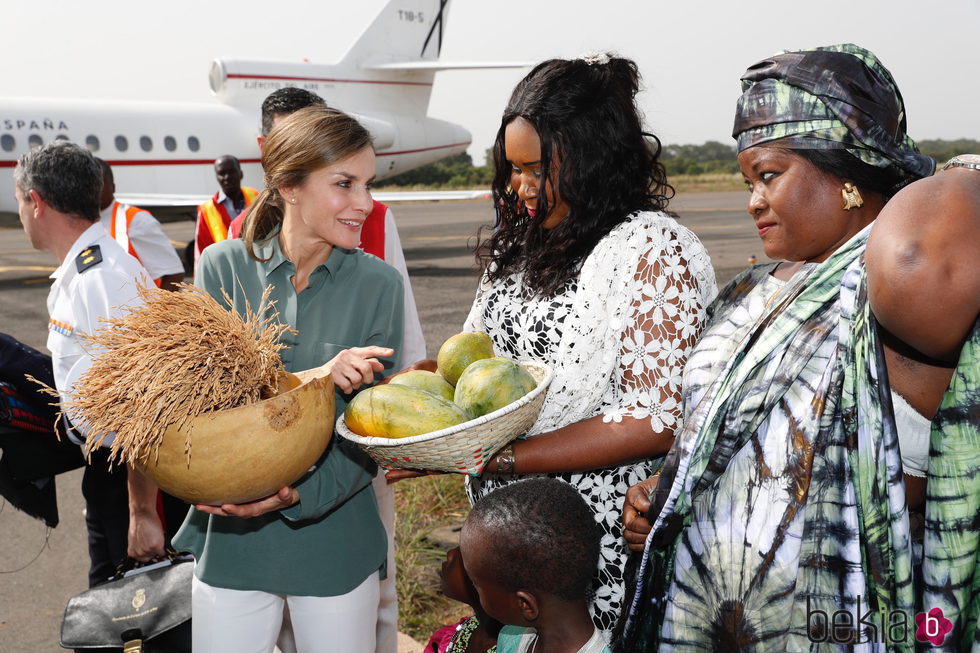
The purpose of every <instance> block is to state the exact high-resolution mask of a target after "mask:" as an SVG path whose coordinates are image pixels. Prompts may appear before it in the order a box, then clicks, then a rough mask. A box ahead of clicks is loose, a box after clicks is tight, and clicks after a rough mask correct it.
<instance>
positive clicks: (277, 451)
mask: <svg viewBox="0 0 980 653" xmlns="http://www.w3.org/2000/svg"><path fill="white" fill-rule="evenodd" d="M292 379H293V382H292V383H289V382H287V383H286V385H285V387H284V386H283V385H282V384H280V394H278V395H276V396H274V397H271V398H269V399H264V400H262V401H259V402H258V403H255V404H250V405H248V406H240V407H238V408H232V409H229V410H222V411H218V412H215V413H209V414H207V415H200V416H198V417H196V418H194V419H193V420H191V422H190V434H191V443H192V444H191V452H190V458H188V456H187V453H186V452H185V450H184V443H185V442H186V441H187V431H186V430H181V429H177V428H175V427H174V426H171V427H170V428H168V429H167V431H166V433H165V434H164V437H163V443H162V444H161V445H160V448H159V450H158V455H157V457H156V459H154V458H153V457H150V459H149V460H147V461H145V462H143V463H139V462H138V463H136V466H137V467H138V468H139V469H140V471H142V472H143V473H144V474H145V475H146V476H147V477H149V478H150V480H152V481H153V482H154V483H156V484H157V485H159V486H160V488H161V489H162V490H163V491H164V492H167V493H168V494H172V495H173V496H175V497H178V498H180V499H183V500H185V501H188V502H190V503H203V504H211V505H221V504H225V503H246V502H248V501H254V500H256V499H261V498H262V497H267V496H269V495H270V494H273V493H274V492H276V491H278V490H279V488H281V487H283V486H284V485H290V484H292V483H293V482H294V481H296V480H297V479H299V478H300V477H301V476H302V475H303V474H305V473H306V472H307V471H308V470H309V468H310V467H311V466H312V465H313V464H314V463H315V462H316V461H317V460H318V459H319V458H320V456H321V455H322V454H323V452H324V450H325V449H326V448H327V445H328V444H329V443H330V438H331V436H332V435H333V425H334V417H335V415H334V413H335V411H336V406H335V402H334V388H333V381H331V380H330V378H329V377H321V378H317V379H313V380H312V381H309V382H307V383H304V384H302V385H296V384H297V383H298V380H296V378H295V377H292ZM290 385H295V387H292V389H287V388H288V387H289V386H290Z"/></svg>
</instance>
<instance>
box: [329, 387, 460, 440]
mask: <svg viewBox="0 0 980 653" xmlns="http://www.w3.org/2000/svg"><path fill="white" fill-rule="evenodd" d="M469 419H470V415H469V413H467V412H466V411H465V410H463V409H462V408H460V407H459V406H457V405H456V404H454V403H453V402H451V401H448V400H447V399H443V398H442V397H439V396H437V395H434V394H432V393H431V392H426V391H425V390H419V389H418V388H413V387H410V386H407V385H397V384H396V385H392V384H391V383H388V384H385V385H379V386H375V387H373V388H368V389H367V390H365V391H363V392H361V393H360V394H358V395H357V396H356V397H354V400H353V401H351V402H350V403H349V404H347V410H346V411H344V423H346V424H347V428H349V429H350V430H351V431H353V432H354V433H356V434H358V435H363V436H367V437H375V438H407V437H410V436H413V435H421V434H423V433H431V432H432V431H438V430H440V429H444V428H448V427H450V426H455V425H457V424H461V423H463V422H465V421H467V420H469Z"/></svg>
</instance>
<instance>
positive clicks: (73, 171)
mask: <svg viewBox="0 0 980 653" xmlns="http://www.w3.org/2000/svg"><path fill="white" fill-rule="evenodd" d="M14 183H15V184H17V188H19V189H20V191H21V192H22V193H24V194H25V195H26V194H27V193H28V192H29V191H32V190H33V191H35V192H37V194H38V195H40V196H41V197H42V198H44V201H45V202H47V203H48V204H50V205H51V206H52V207H53V208H54V209H55V210H56V211H59V212H60V213H64V214H65V215H69V216H72V217H78V218H82V219H84V220H88V221H90V222H95V221H96V220H98V219H99V208H100V205H101V194H102V167H101V166H100V165H99V163H98V161H96V160H95V157H94V156H93V155H92V153H91V152H89V151H88V150H87V149H85V148H84V147H82V146H80V145H77V144H75V143H72V142H70V141H64V140H55V141H51V142H50V143H47V144H45V145H42V146H40V147H36V148H34V149H32V150H31V151H29V152H27V153H26V154H24V155H23V156H21V157H20V160H19V161H18V162H17V167H16V168H14Z"/></svg>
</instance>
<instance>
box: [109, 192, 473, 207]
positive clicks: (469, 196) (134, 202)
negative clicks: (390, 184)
mask: <svg viewBox="0 0 980 653" xmlns="http://www.w3.org/2000/svg"><path fill="white" fill-rule="evenodd" d="M371 196H372V197H374V199H376V200H378V201H379V202H386V203H387V202H440V201H450V200H475V199H483V198H489V197H490V196H491V194H490V191H489V190H488V189H485V190H435V191H425V190H423V191H392V192H384V191H381V192H376V193H371ZM210 197H211V196H210V195H166V194H153V193H145V194H142V195H140V194H125V193H117V194H116V199H117V200H119V201H120V202H122V203H123V204H129V205H130V206H138V207H140V208H144V209H150V210H151V211H152V209H163V208H175V209H177V208H194V207H196V206H198V205H199V204H201V203H203V202H205V201H207V200H208V199H209V198H210Z"/></svg>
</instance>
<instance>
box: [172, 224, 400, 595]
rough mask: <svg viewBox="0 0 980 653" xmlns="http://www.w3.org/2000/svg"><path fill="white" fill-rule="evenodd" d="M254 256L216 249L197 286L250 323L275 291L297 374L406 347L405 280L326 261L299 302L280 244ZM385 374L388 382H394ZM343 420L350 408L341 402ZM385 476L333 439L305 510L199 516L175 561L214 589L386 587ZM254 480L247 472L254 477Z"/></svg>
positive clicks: (289, 362)
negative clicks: (379, 484)
mask: <svg viewBox="0 0 980 653" xmlns="http://www.w3.org/2000/svg"><path fill="white" fill-rule="evenodd" d="M255 250H256V253H257V254H258V255H259V256H260V257H261V258H269V260H268V261H263V262H259V261H255V260H254V259H252V258H250V257H249V256H248V253H247V252H246V250H245V244H244V242H243V241H242V240H239V239H234V240H226V241H222V242H219V243H216V244H214V245H212V246H211V247H208V248H207V250H206V251H205V252H204V253H203V255H202V256H201V260H200V262H199V265H198V272H197V278H196V283H197V285H198V286H200V287H201V288H204V289H205V290H207V291H208V292H209V293H210V294H211V295H212V296H214V297H215V298H216V299H217V300H218V301H219V302H221V303H223V304H225V305H227V303H226V302H225V300H224V299H223V297H222V290H224V291H225V292H227V293H228V295H229V296H230V297H231V306H233V307H234V308H235V309H236V310H237V311H238V312H239V313H242V312H244V310H245V305H246V302H247V303H248V304H249V305H250V306H251V310H253V311H254V310H256V307H257V306H258V305H259V301H260V299H261V297H262V292H263V290H264V289H265V287H266V286H268V285H272V286H273V288H274V290H273V291H272V293H271V299H272V300H274V301H275V307H274V308H271V309H268V311H267V312H268V313H272V312H275V311H278V312H279V317H278V319H279V321H280V322H282V323H286V324H288V325H289V326H290V327H292V328H293V329H295V330H296V331H297V333H295V334H294V333H286V334H284V335H283V337H282V342H283V344H285V345H287V348H286V349H283V350H282V351H281V352H280V355H281V357H282V360H283V363H284V364H285V367H286V369H287V370H289V371H292V372H295V371H301V370H305V369H309V368H312V367H316V366H318V365H322V364H323V363H325V362H327V361H328V360H330V359H331V358H333V356H334V355H335V354H337V353H338V352H339V351H341V350H342V349H346V348H349V347H352V346H366V345H379V346H386V347H391V348H393V349H394V350H395V352H396V354H395V355H396V356H397V352H398V351H399V349H400V348H401V345H402V333H403V329H402V322H403V305H404V303H403V299H402V294H403V290H402V280H401V277H400V276H399V274H398V272H396V271H395V270H394V268H392V267H391V266H389V265H387V264H386V263H384V262H382V261H381V260H379V259H377V258H376V257H374V256H371V255H369V254H365V253H364V252H362V251H360V250H345V249H340V248H334V250H333V252H332V253H331V255H330V257H329V258H328V259H327V261H326V262H325V263H324V264H322V265H320V266H318V267H317V268H316V269H315V270H314V271H313V273H312V274H311V275H310V279H309V285H308V286H307V288H305V289H304V290H303V291H302V292H300V293H298V294H297V293H296V291H295V290H294V288H293V285H292V283H291V281H290V279H291V277H292V276H293V274H294V273H295V267H294V265H293V264H292V262H290V261H289V260H287V259H286V258H285V256H283V253H282V250H281V248H280V247H279V243H278V239H277V238H273V239H271V240H270V241H268V242H266V243H262V244H256V247H255ZM386 373H388V371H387V370H386ZM336 399H337V414H338V415H340V414H341V413H342V412H343V410H344V408H345V407H346V405H347V400H348V399H349V397H344V396H343V395H341V394H340V393H339V392H338V393H337V396H336ZM376 471H377V469H376V467H375V465H374V464H373V463H372V462H371V460H370V459H369V458H368V457H367V456H366V455H365V454H363V453H362V452H361V451H360V450H358V449H357V448H356V447H354V446H353V445H351V444H350V443H349V442H347V441H346V440H343V439H342V438H340V437H339V436H337V435H336V434H335V435H334V438H333V440H332V441H331V443H330V446H329V447H328V448H327V451H326V452H325V454H324V456H323V457H322V458H321V459H320V460H319V461H318V463H317V464H316V465H315V466H314V467H313V468H312V469H311V471H310V472H309V473H308V474H307V475H306V476H304V477H303V478H302V479H301V480H300V481H299V482H297V483H296V484H295V485H294V487H295V488H296V489H297V490H298V492H299V496H300V501H299V503H297V504H296V505H294V506H292V507H290V508H288V509H286V510H283V511H279V512H272V513H268V514H266V515H262V516H261V517H256V518H253V519H240V518H237V517H218V516H212V515H208V514H206V513H203V512H199V511H197V510H195V509H194V508H191V510H190V512H189V513H188V515H187V519H186V520H185V521H184V524H183V526H182V527H181V528H180V531H179V532H178V533H177V535H176V536H175V538H174V545H175V547H176V548H177V549H178V550H182V551H190V552H191V553H193V554H194V556H195V558H196V559H197V566H196V569H195V574H196V575H197V577H198V578H199V579H201V580H202V581H204V582H205V583H207V584H209V585H214V586H216V587H224V588H229V589H239V590H259V591H265V592H272V593H276V594H290V595H302V596H337V595H340V594H345V593H347V592H349V591H351V590H352V589H354V588H355V587H357V586H358V585H360V584H361V583H362V582H363V581H364V579H365V578H367V577H368V576H369V575H370V574H372V573H374V572H375V571H378V570H380V571H381V575H382V577H384V575H385V571H386V569H385V559H386V547H387V540H386V536H385V531H384V527H383V526H382V524H381V520H380V518H379V517H378V508H377V503H376V500H375V497H374V492H373V491H372V489H371V488H370V485H371V480H372V478H373V477H374V474H375V473H376ZM247 472H248V470H243V473H247Z"/></svg>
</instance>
